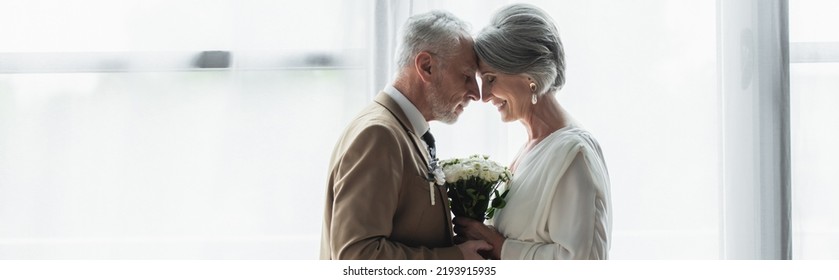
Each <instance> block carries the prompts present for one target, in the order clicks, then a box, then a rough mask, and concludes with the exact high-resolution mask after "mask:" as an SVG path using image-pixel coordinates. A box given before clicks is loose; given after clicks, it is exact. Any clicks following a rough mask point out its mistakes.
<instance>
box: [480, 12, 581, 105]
mask: <svg viewBox="0 0 839 280" xmlns="http://www.w3.org/2000/svg"><path fill="white" fill-rule="evenodd" d="M475 53H477V54H478V57H479V58H480V59H481V60H483V61H484V63H486V64H488V65H489V66H491V67H492V68H495V69H497V70H498V71H501V72H502V73H505V74H512V75H517V74H525V75H528V76H530V77H531V78H533V79H534V80H535V81H534V82H535V83H536V88H537V89H536V92H537V93H538V94H544V93H546V92H555V91H557V90H559V89H560V88H562V86H563V85H564V84H565V51H563V48H562V42H561V41H560V40H559V30H557V28H556V25H554V23H553V19H551V17H550V16H549V15H548V14H547V13H546V12H545V11H543V10H542V9H540V8H538V7H536V6H533V5H530V4H514V5H510V6H507V7H504V8H502V9H501V10H499V11H498V12H496V14H495V15H494V16H493V17H492V19H490V23H489V25H488V26H487V27H485V28H484V29H483V30H481V32H480V33H479V34H478V36H477V37H476V38H475Z"/></svg>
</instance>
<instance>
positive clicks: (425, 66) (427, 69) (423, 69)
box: [414, 51, 434, 83]
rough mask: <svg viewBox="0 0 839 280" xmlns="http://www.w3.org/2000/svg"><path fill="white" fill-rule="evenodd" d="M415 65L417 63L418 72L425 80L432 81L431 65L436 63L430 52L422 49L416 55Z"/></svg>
mask: <svg viewBox="0 0 839 280" xmlns="http://www.w3.org/2000/svg"><path fill="white" fill-rule="evenodd" d="M414 65H416V68H417V69H416V70H417V74H419V76H420V78H421V79H422V81H423V82H427V83H430V82H431V68H433V67H431V66H432V65H434V58H433V57H432V56H431V54H430V53H428V52H425V51H422V52H420V53H419V54H417V56H416V57H414Z"/></svg>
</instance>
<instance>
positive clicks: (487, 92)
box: [481, 83, 492, 103]
mask: <svg viewBox="0 0 839 280" xmlns="http://www.w3.org/2000/svg"><path fill="white" fill-rule="evenodd" d="M490 99H492V89H490V87H489V85H487V84H486V83H484V84H483V86H482V87H481V101H483V102H484V103H486V102H489V100H490Z"/></svg>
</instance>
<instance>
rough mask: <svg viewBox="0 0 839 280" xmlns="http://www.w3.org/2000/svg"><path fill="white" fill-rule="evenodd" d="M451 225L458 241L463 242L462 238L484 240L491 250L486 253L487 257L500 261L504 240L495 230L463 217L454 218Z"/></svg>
mask: <svg viewBox="0 0 839 280" xmlns="http://www.w3.org/2000/svg"><path fill="white" fill-rule="evenodd" d="M452 223H454V232H455V233H457V234H458V235H457V236H455V238H456V239H459V240H458V241H463V240H462V239H463V238H464V237H465V238H466V239H471V240H484V241H486V242H487V243H489V244H490V245H492V250H491V251H487V253H489V256H488V257H489V258H491V259H496V260H497V259H501V246H503V245H504V239H505V238H504V236H503V235H501V233H499V232H498V231H497V230H495V229H494V228H492V227H489V226H487V225H484V224H483V223H481V222H478V221H477V220H474V219H470V218H464V217H455V218H454V220H452Z"/></svg>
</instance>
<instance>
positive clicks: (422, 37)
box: [396, 10, 472, 69]
mask: <svg viewBox="0 0 839 280" xmlns="http://www.w3.org/2000/svg"><path fill="white" fill-rule="evenodd" d="M402 33H403V34H402V42H401V44H400V46H399V51H397V52H396V53H397V57H396V63H397V66H399V69H402V68H405V67H407V66H409V65H411V62H413V60H414V57H416V55H417V54H418V53H420V52H421V51H428V52H431V53H434V54H437V55H440V56H442V57H443V58H452V57H454V55H455V52H456V51H457V50H458V49H459V46H460V43H461V40H463V39H469V40H471V38H472V35H470V33H469V24H467V23H466V22H464V21H462V20H460V19H459V18H457V17H455V16H454V15H453V14H451V13H449V12H446V11H439V10H435V11H430V12H427V13H422V14H417V15H413V16H411V17H410V18H408V21H407V22H406V23H405V26H404V27H403V28H402Z"/></svg>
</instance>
